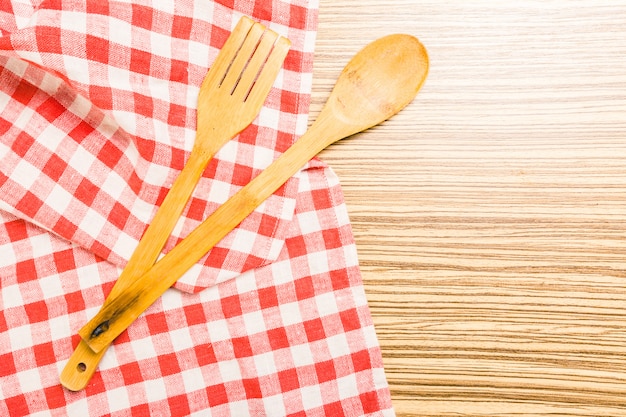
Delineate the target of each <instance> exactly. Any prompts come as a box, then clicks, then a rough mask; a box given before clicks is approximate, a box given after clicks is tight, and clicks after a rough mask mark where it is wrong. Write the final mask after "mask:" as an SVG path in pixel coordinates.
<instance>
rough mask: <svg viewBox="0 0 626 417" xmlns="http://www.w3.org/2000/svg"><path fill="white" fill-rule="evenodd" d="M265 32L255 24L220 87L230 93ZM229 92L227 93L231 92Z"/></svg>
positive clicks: (262, 27)
mask: <svg viewBox="0 0 626 417" xmlns="http://www.w3.org/2000/svg"><path fill="white" fill-rule="evenodd" d="M264 32H265V27H264V26H263V25H262V24H260V23H255V24H254V26H252V28H251V29H250V31H249V32H248V36H246V39H245V40H244V41H243V44H242V45H241V48H240V49H239V51H237V55H236V56H235V57H234V59H233V61H232V64H231V66H230V68H228V70H227V72H226V77H225V78H224V80H223V81H222V83H221V85H222V86H225V87H227V88H230V90H231V91H232V90H233V89H234V88H235V86H236V85H237V82H238V81H239V79H240V77H241V73H242V71H243V70H244V69H245V67H246V64H247V63H248V61H249V60H250V57H251V56H252V54H253V53H254V51H255V50H256V48H257V46H258V44H259V40H260V39H261V37H262V36H263V33H264ZM231 91H229V93H230V92H231Z"/></svg>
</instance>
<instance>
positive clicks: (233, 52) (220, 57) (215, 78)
mask: <svg viewBox="0 0 626 417" xmlns="http://www.w3.org/2000/svg"><path fill="white" fill-rule="evenodd" d="M253 25H254V21H253V20H252V19H250V18H249V17H246V16H243V17H242V18H241V19H240V20H239V22H238V23H237V26H235V29H233V31H232V33H231V34H230V36H229V37H228V39H227V40H226V43H224V45H223V46H222V48H221V49H220V52H219V53H218V54H217V57H216V58H215V61H214V62H213V65H211V68H210V70H209V72H208V74H207V76H206V77H205V79H204V81H203V84H207V85H211V84H213V85H215V86H217V85H219V83H221V82H222V80H223V79H224V75H225V74H226V71H228V68H229V67H230V66H231V64H232V62H233V59H235V56H237V52H238V51H239V49H241V45H242V44H243V42H244V41H245V39H246V37H247V36H248V33H249V32H250V28H252V26H253Z"/></svg>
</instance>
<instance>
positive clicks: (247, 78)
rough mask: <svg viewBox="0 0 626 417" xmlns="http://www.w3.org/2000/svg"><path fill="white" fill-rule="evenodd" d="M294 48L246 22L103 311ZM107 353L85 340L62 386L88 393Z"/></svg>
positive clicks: (247, 119) (165, 233)
mask: <svg viewBox="0 0 626 417" xmlns="http://www.w3.org/2000/svg"><path fill="white" fill-rule="evenodd" d="M289 47H290V42H289V40H288V39H287V38H284V37H279V36H278V34H276V33H275V32H273V31H271V30H268V29H266V28H265V27H264V26H263V25H261V24H260V23H254V22H253V21H252V20H251V19H249V18H247V17H245V16H244V17H242V18H241V20H240V21H239V23H238V24H237V26H236V27H235V29H234V30H233V32H232V33H231V35H230V37H229V38H228V39H227V41H226V43H225V44H224V46H223V47H222V49H221V50H220V53H219V54H218V56H217V58H216V60H215V62H214V63H213V66H212V67H211V69H210V70H209V72H208V73H207V75H206V77H205V79H204V81H203V82H202V86H201V87H200V93H199V96H198V110H197V112H198V114H197V120H198V122H197V132H196V139H195V142H194V146H193V149H192V151H191V154H190V155H189V159H188V160H187V162H186V164H185V166H184V168H183V170H182V171H181V173H180V174H179V176H178V178H177V179H176V180H175V182H174V184H173V185H172V188H171V189H170V190H169V192H168V194H167V196H166V197H165V199H164V201H163V203H162V204H161V206H160V207H159V209H158V210H157V212H156V214H155V216H154V218H153V219H152V222H151V223H150V225H149V226H148V228H147V229H146V231H145V233H144V235H143V237H142V238H141V240H140V242H139V244H138V245H137V248H136V249H135V251H134V252H133V254H132V256H131V258H130V260H129V261H128V264H127V265H126V267H125V269H124V270H123V271H122V273H121V275H120V277H119V278H118V280H117V281H116V283H115V285H114V287H113V289H112V290H111V293H110V294H109V296H108V297H107V299H106V300H105V302H104V305H103V307H102V308H104V307H106V306H107V304H108V302H109V300H111V299H115V298H116V297H118V296H119V295H120V294H121V293H123V292H124V291H125V290H126V289H127V288H128V287H130V286H131V285H132V284H133V282H134V281H135V279H137V278H138V277H140V276H141V275H142V274H144V273H145V272H146V271H148V270H149V269H150V267H152V265H153V264H154V263H155V262H156V260H157V258H158V256H159V254H160V253H161V250H162V249H163V246H164V245H165V242H166V241H167V239H168V237H169V236H170V234H171V232H172V230H173V228H174V226H175V225H176V223H177V221H178V218H179V217H180V215H181V213H182V211H183V209H184V207H185V205H186V204H187V201H188V200H189V197H190V196H191V194H192V192H193V190H194V188H195V186H196V184H197V182H198V181H199V179H200V177H201V176H202V173H203V172H204V170H205V168H206V166H207V164H208V163H209V161H210V160H211V158H212V157H213V155H214V154H215V153H216V152H217V151H218V150H219V149H220V148H221V147H222V146H223V145H224V144H225V143H226V142H227V141H229V140H230V139H232V138H233V137H234V136H235V135H237V134H238V133H239V132H241V131H242V130H243V129H245V128H246V127H247V126H248V125H250V123H252V122H253V121H254V119H255V118H256V116H257V115H258V113H259V112H260V110H261V107H262V106H263V103H264V102H265V99H266V98H267V95H268V94H269V91H270V88H271V87H272V84H273V83H274V81H275V80H276V77H277V76H278V72H279V70H280V68H281V66H282V63H283V61H284V59H285V56H286V55H287V52H288V50H289ZM105 351H106V348H104V349H102V350H99V352H94V351H93V350H92V349H90V347H89V345H87V344H86V343H85V342H84V341H83V340H82V339H81V341H80V343H79V345H78V346H77V348H76V350H75V351H74V353H73V354H72V356H71V357H70V360H69V362H68V363H67V364H66V366H65V368H64V369H63V372H62V373H61V377H60V379H61V384H62V385H63V386H64V387H66V388H67V389H69V390H72V391H78V390H81V389H83V388H84V387H85V386H86V384H87V383H88V382H89V380H90V379H91V376H92V375H93V373H94V372H95V369H96V367H97V365H98V363H99V362H100V359H101V358H102V356H103V355H104V352H105Z"/></svg>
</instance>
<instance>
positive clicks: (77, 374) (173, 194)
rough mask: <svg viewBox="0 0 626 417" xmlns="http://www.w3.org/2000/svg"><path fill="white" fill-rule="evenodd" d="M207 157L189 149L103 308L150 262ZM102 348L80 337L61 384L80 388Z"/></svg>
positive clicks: (175, 218) (87, 379) (175, 220)
mask: <svg viewBox="0 0 626 417" xmlns="http://www.w3.org/2000/svg"><path fill="white" fill-rule="evenodd" d="M210 160H211V155H210V154H208V153H207V152H205V151H204V150H202V149H196V148H194V149H193V150H192V152H191V154H190V155H189V158H188V160H187V162H186V163H185V166H184V167H183V170H182V171H181V172H180V174H179V175H178V177H177V178H176V180H175V181H174V184H173V185H172V188H170V190H169V191H168V193H167V195H166V196H165V199H164V200H163V203H162V204H161V205H160V207H159V208H158V209H157V212H156V214H155V215H154V218H153V219H152V222H150V224H149V225H148V228H147V229H146V231H145V232H144V234H143V236H142V238H141V240H140V241H139V244H138V245H137V247H136V248H135V251H134V252H133V254H132V255H131V257H130V259H129V261H128V263H127V264H126V267H125V268H124V270H123V271H122V273H121V274H120V276H119V278H118V279H117V281H116V282H115V284H114V285H113V288H112V289H111V292H110V293H109V295H108V297H107V298H106V300H105V301H104V304H103V307H104V306H106V305H108V304H109V303H110V302H111V300H114V299H115V298H116V297H118V296H119V295H120V294H122V293H123V292H124V291H125V290H126V289H128V288H129V287H130V286H131V285H132V284H133V282H134V281H135V280H136V279H137V278H139V277H140V276H141V275H143V274H144V273H145V272H146V271H148V270H149V269H150V268H151V267H152V266H153V265H154V263H155V261H156V259H157V258H158V257H159V254H160V253H161V250H162V249H163V246H165V242H167V239H168V237H169V236H170V234H171V232H172V230H173V229H174V227H175V226H176V222H177V221H178V218H179V217H180V215H181V213H182V211H183V209H184V208H185V206H186V204H187V201H188V200H189V197H191V194H192V193H193V190H194V189H195V186H196V184H197V183H198V181H199V180H200V177H201V176H202V173H203V172H204V170H205V168H206V166H207V164H208V163H209V161H210ZM107 346H108V345H107ZM106 350H107V349H106V347H105V348H104V349H102V350H100V351H99V352H94V351H93V350H92V349H91V348H90V347H89V345H88V344H87V343H85V341H84V340H82V339H80V341H79V343H78V345H77V346H76V349H74V352H73V353H72V355H71V356H70V358H69V361H68V362H67V364H66V365H65V367H64V368H63V371H62V372H61V375H60V379H61V383H62V384H63V386H64V387H66V388H67V389H69V390H72V391H79V390H81V389H83V388H84V387H85V386H86V384H87V383H88V382H89V380H90V379H91V377H92V375H93V374H94V372H95V371H96V368H97V367H98V363H100V360H101V359H102V357H103V356H104V353H105V352H106Z"/></svg>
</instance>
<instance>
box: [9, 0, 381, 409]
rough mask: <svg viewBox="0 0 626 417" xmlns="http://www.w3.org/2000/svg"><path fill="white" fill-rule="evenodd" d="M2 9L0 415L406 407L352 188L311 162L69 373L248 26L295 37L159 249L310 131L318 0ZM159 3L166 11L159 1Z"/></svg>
mask: <svg viewBox="0 0 626 417" xmlns="http://www.w3.org/2000/svg"><path fill="white" fill-rule="evenodd" d="M152 3H153V2H150V1H147V0H144V1H139V0H136V1H134V2H128V1H103V0H98V1H91V0H90V1H87V2H84V1H74V0H45V1H40V2H35V1H25V0H20V1H18V0H11V1H9V2H8V3H7V2H2V5H0V35H2V36H0V278H1V280H0V415H10V416H14V415H15V416H18V415H29V414H36V415H85V416H87V415H89V416H103V415H109V416H128V415H132V416H145V415H175V416H179V415H217V416H229V415H231V416H246V415H251V416H263V415H271V416H283V415H284V416H322V415H326V416H342V415H344V416H361V415H393V410H392V408H391V404H390V396H389V390H388V387H387V383H386V379H385V375H384V371H383V368H382V362H381V354H380V349H379V347H378V342H377V339H376V335H375V332H374V329H373V326H372V323H371V318H370V315H369V310H368V307H367V302H366V299H365V296H364V293H363V287H362V283H361V278H360V273H359V269H358V262H357V258H356V250H355V247H354V242H353V238H352V234H351V231H350V225H349V219H348V217H347V214H346V209H345V206H344V204H343V200H342V194H341V189H340V187H339V184H338V183H337V180H336V177H335V176H334V174H333V173H332V171H331V170H330V169H328V168H327V167H326V166H325V165H324V164H322V163H320V162H319V161H313V162H312V163H311V164H309V165H308V166H307V168H306V169H304V170H302V171H301V172H300V173H298V175H296V176H295V177H294V178H292V179H291V180H290V181H289V182H288V183H287V184H286V185H285V186H284V187H283V188H281V190H279V191H278V192H277V193H276V194H275V195H274V196H272V197H271V198H270V199H269V200H268V201H267V202H265V203H264V204H263V205H262V206H261V207H260V208H259V209H258V210H256V211H255V212H254V213H253V214H252V215H251V216H250V217H249V218H248V219H247V220H246V221H244V222H243V223H242V224H241V225H240V227H239V228H237V229H236V230H235V231H233V233H231V234H230V235H229V236H228V237H227V238H226V239H224V241H223V242H221V243H220V244H219V245H218V246H217V247H216V248H214V249H213V250H212V251H211V253H210V254H209V255H208V256H207V257H205V259H203V261H201V262H200V263H199V264H198V265H197V266H196V267H194V268H192V270H191V271H190V272H189V273H188V274H186V275H185V276H184V277H183V278H181V281H179V283H178V284H177V285H176V289H171V290H168V291H167V292H166V293H165V295H164V296H163V297H161V298H160V299H159V300H158V301H157V302H156V303H155V304H154V305H153V306H152V307H150V308H149V309H148V310H147V311H146V313H145V314H144V315H142V316H141V317H140V318H139V319H138V320H137V321H136V322H135V323H133V325H132V326H131V327H130V328H129V329H128V331H127V332H124V333H123V334H122V335H121V336H120V337H119V338H118V339H117V340H116V342H115V343H114V344H113V346H112V347H111V348H110V349H109V351H108V352H107V353H106V355H105V356H104V358H103V360H102V362H101V363H100V368H99V371H98V372H97V373H96V374H95V376H94V377H93V379H92V381H91V382H90V384H89V385H88V387H87V388H86V389H85V390H83V391H80V392H76V393H73V392H69V391H67V390H65V389H63V388H62V387H61V386H60V385H59V381H58V376H59V373H60V371H61V369H62V368H63V365H64V364H65V361H66V360H67V358H69V356H70V354H71V352H72V350H73V348H74V346H75V345H76V344H77V342H78V339H77V336H76V333H77V331H78V329H79V328H80V327H81V326H82V325H83V324H84V323H85V322H86V321H87V320H88V319H89V318H90V317H91V316H92V315H93V314H95V312H96V311H97V310H98V309H99V307H100V305H101V304H102V302H103V301H104V298H105V296H106V294H108V292H109V291H110V289H111V287H112V285H113V283H114V282H115V279H116V278H117V276H118V275H119V273H120V271H121V268H122V267H123V266H124V264H125V262H126V260H127V259H128V257H129V256H130V254H131V253H132V250H133V249H134V247H135V246H136V244H137V241H138V239H139V238H140V236H141V234H142V232H143V230H144V228H145V226H146V224H147V223H148V222H149V221H150V219H151V217H152V215H153V214H154V211H155V209H156V207H157V206H158V204H159V203H160V202H161V201H162V199H163V197H164V195H165V193H166V192H167V189H168V187H169V185H170V184H171V182H172V180H173V179H174V178H175V176H176V175H177V173H178V172H179V171H180V170H181V169H182V166H183V164H184V161H185V160H186V157H187V155H188V152H189V150H190V149H191V145H192V143H193V138H194V133H195V98H196V97H197V93H198V87H199V85H200V83H201V81H202V78H203V77H204V75H205V74H206V71H207V70H208V68H209V67H210V64H211V62H212V60H213V59H214V58H215V56H216V54H217V52H218V49H219V47H220V46H221V44H222V43H223V42H224V41H225V39H226V37H227V36H228V34H229V31H230V29H231V28H232V27H233V26H234V24H235V23H236V21H237V20H238V17H239V16H240V15H241V14H247V15H251V16H252V17H254V18H255V19H257V20H261V21H263V22H264V23H266V24H267V25H268V26H269V27H270V28H272V29H274V30H276V31H277V32H279V33H280V34H282V35H285V36H287V37H289V38H290V40H291V41H292V50H291V51H290V53H289V56H288V57H287V60H286V62H285V66H284V70H283V71H282V72H281V75H280V76H279V79H278V80H277V82H276V83H275V85H274V88H273V90H272V92H271V93H270V96H269V98H268V100H267V102H266V104H265V107H264V108H263V110H262V111H261V114H260V115H259V117H258V118H257V120H256V121H255V122H254V123H253V125H251V126H250V128H249V129H246V130H245V131H244V132H242V134H241V135H239V136H238V137H237V138H236V139H234V140H233V141H231V142H229V143H228V144H227V145H226V146H225V147H224V148H223V149H222V150H221V151H220V152H219V153H218V155H217V156H216V158H215V159H214V160H213V161H212V162H211V164H210V165H209V167H208V169H207V171H206V173H205V174H204V177H203V178H202V180H201V181H200V184H199V185H198V188H197V190H196V192H195V193H194V196H193V197H192V200H191V202H190V204H189V205H188V208H187V209H186V210H185V212H184V215H183V217H182V219H181V221H180V222H179V224H178V226H177V228H176V230H175V232H174V234H173V237H172V238H171V239H170V241H169V242H168V245H167V246H166V249H165V251H167V250H169V249H171V248H172V247H173V246H174V245H175V244H176V243H177V241H179V240H180V239H181V238H182V237H184V236H185V235H186V234H187V233H188V232H189V231H190V230H191V229H192V228H193V227H195V226H196V225H197V224H198V223H199V222H200V221H201V220H202V219H203V218H205V217H206V215H207V214H208V213H210V212H212V211H213V210H215V208H216V207H217V206H218V205H219V204H220V203H222V202H223V201H225V200H226V199H227V198H228V196H230V195H232V194H233V193H234V192H236V191H237V190H238V189H239V188H240V187H241V186H243V185H245V184H246V183H247V182H248V181H249V180H250V179H251V178H252V177H254V176H255V175H256V174H257V173H258V172H259V171H260V170H262V169H263V168H264V167H265V166H267V165H268V164H269V163H270V161H271V160H272V159H274V158H275V157H276V155H277V154H279V153H280V152H282V151H284V150H285V149H286V148H287V147H288V146H289V145H290V144H291V143H292V142H293V140H294V139H295V138H296V137H297V136H298V135H300V134H302V133H303V132H304V130H305V129H306V124H307V123H306V122H307V112H308V103H309V97H310V96H309V95H310V87H311V70H312V57H313V48H314V39H315V30H316V22H317V4H316V2H315V1H314V0H312V1H304V0H302V1H298V0H294V1H291V2H285V1H278V0H274V1H219V2H213V1H208V0H206V1H195V2H179V1H173V0H172V1H159V2H158V6H156V4H152ZM154 3H157V2H154Z"/></svg>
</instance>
